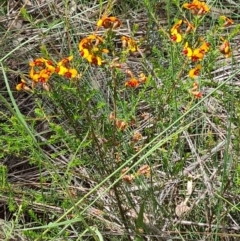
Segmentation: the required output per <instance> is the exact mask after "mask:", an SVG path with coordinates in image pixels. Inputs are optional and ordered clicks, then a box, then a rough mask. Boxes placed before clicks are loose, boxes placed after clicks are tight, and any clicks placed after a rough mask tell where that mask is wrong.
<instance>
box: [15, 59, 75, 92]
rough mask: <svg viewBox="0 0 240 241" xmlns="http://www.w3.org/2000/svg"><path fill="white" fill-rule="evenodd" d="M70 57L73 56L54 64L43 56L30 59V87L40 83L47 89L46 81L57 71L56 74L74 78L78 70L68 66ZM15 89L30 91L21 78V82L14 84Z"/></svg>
mask: <svg viewBox="0 0 240 241" xmlns="http://www.w3.org/2000/svg"><path fill="white" fill-rule="evenodd" d="M72 59H73V56H69V57H67V58H64V59H63V60H61V61H60V62H58V63H57V65H56V66H55V65H54V64H53V62H52V61H51V60H47V59H45V58H36V59H35V60H33V61H30V63H29V66H30V71H29V77H30V79H31V80H32V88H34V87H35V86H36V85H37V84H38V83H40V84H42V86H43V88H44V89H45V90H47V91H49V85H48V81H49V79H50V77H51V76H52V75H53V74H54V73H57V74H58V75H61V76H64V77H65V78H68V79H72V78H75V77H76V76H77V74H78V72H77V70H76V69H74V68H71V67H70V63H69V62H70V61H71V60H72ZM16 90H18V91H19V90H26V91H30V90H31V89H30V88H29V87H28V86H27V83H26V81H25V80H24V79H21V82H20V83H19V84H18V85H17V86H16Z"/></svg>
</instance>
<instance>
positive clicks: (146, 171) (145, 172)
mask: <svg viewBox="0 0 240 241" xmlns="http://www.w3.org/2000/svg"><path fill="white" fill-rule="evenodd" d="M150 173H151V169H150V166H149V165H147V164H145V165H143V166H141V167H140V168H139V169H138V170H137V176H140V175H145V176H146V177H150Z"/></svg>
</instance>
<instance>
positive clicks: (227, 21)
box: [219, 16, 234, 27]
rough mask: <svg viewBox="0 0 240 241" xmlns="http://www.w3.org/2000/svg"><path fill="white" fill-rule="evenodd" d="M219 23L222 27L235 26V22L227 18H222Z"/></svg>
mask: <svg viewBox="0 0 240 241" xmlns="http://www.w3.org/2000/svg"><path fill="white" fill-rule="evenodd" d="M219 22H220V24H221V26H222V27H227V26H230V25H232V24H234V21H233V20H232V19H230V18H228V17H226V16H220V17H219Z"/></svg>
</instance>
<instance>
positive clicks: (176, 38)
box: [170, 20, 183, 43]
mask: <svg viewBox="0 0 240 241" xmlns="http://www.w3.org/2000/svg"><path fill="white" fill-rule="evenodd" d="M182 23H183V20H179V21H177V22H176V23H175V24H174V25H173V26H172V28H171V31H170V32H171V39H172V41H173V42H177V43H180V42H181V41H182V35H181V34H180V27H181V25H182Z"/></svg>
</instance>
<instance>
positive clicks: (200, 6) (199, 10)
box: [183, 0, 210, 15]
mask: <svg viewBox="0 0 240 241" xmlns="http://www.w3.org/2000/svg"><path fill="white" fill-rule="evenodd" d="M183 7H184V8H186V9H189V10H190V11H191V12H192V14H194V15H204V14H206V13H208V12H209V11H210V8H209V6H208V5H207V4H206V3H205V2H202V1H199V0H193V1H192V2H191V3H184V4H183Z"/></svg>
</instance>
